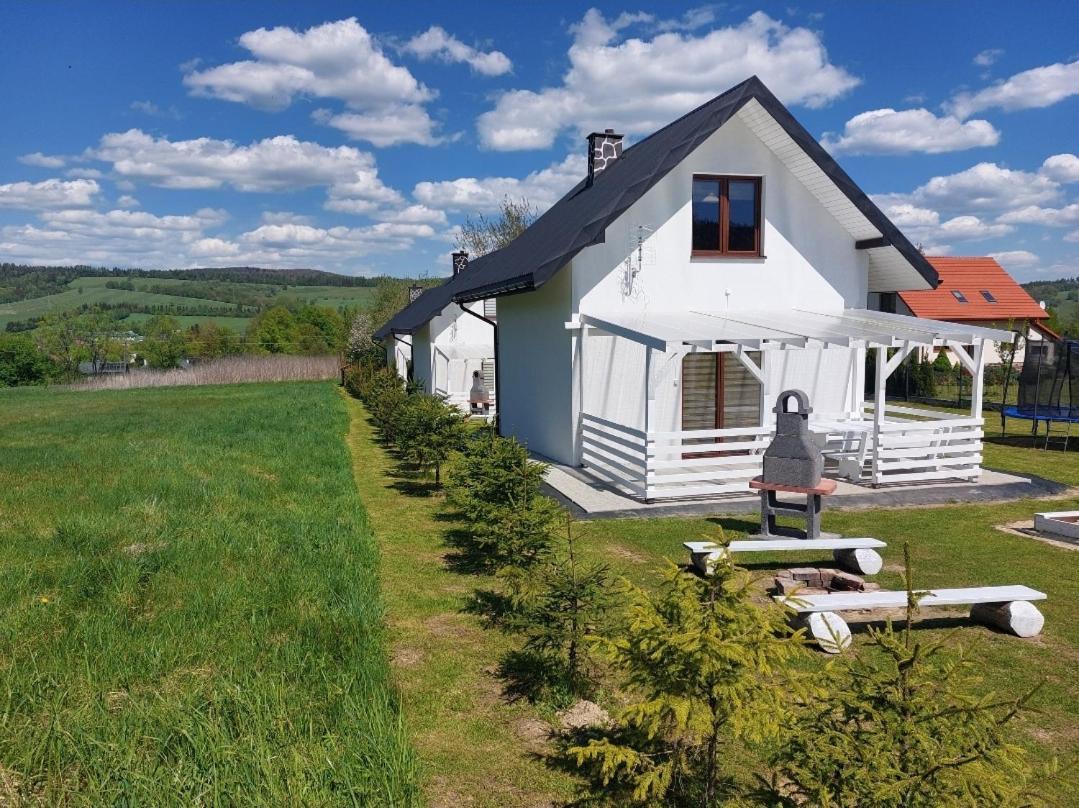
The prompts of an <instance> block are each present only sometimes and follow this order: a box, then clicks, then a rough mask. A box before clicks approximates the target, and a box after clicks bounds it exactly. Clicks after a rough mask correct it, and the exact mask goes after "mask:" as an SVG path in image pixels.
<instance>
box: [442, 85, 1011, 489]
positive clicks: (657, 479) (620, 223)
mask: <svg viewBox="0 0 1079 808" xmlns="http://www.w3.org/2000/svg"><path fill="white" fill-rule="evenodd" d="M588 143H589V151H588V157H589V161H588V165H589V169H588V176H587V177H585V178H584V179H583V180H582V181H581V182H580V183H579V184H578V185H577V186H576V187H574V188H573V189H572V190H571V191H570V192H569V193H568V194H566V196H565V197H563V198H562V199H561V200H560V201H559V202H558V203H556V204H555V205H554V206H553V207H552V208H551V209H550V210H549V211H547V213H545V214H544V215H543V216H542V217H540V218H539V219H538V220H537V221H536V222H535V223H534V224H533V225H532V226H531V227H530V228H529V229H528V230H527V231H525V232H524V233H523V234H522V235H520V236H519V237H518V238H517V239H515V240H514V241H513V242H511V243H510V244H509V245H508V246H507V247H505V248H503V249H502V250H499V251H497V252H495V253H492V254H490V255H487V256H484V258H483V259H480V261H477V262H475V264H476V265H475V266H473V267H471V268H469V270H468V271H467V272H465V273H461V274H459V275H458V276H456V277H455V278H454V279H453V281H452V282H451V283H450V284H447V286H446V287H445V289H446V293H448V294H449V295H450V297H451V299H452V300H455V301H457V302H459V303H464V304H468V303H469V302H471V301H476V300H481V299H484V298H488V297H492V296H496V297H498V298H499V310H498V314H499V317H498V326H497V335H496V346H497V358H498V371H499V413H500V414H499V429H500V431H501V432H502V434H505V435H513V436H516V437H517V438H519V439H520V440H521V441H523V442H524V443H526V444H527V446H528V447H529V449H530V450H532V451H533V452H535V453H537V454H539V455H542V456H544V457H546V458H549V459H551V460H554V461H556V462H559V463H563V464H568V465H573V466H583V467H584V468H585V469H587V470H588V471H589V472H590V473H592V474H594V475H595V476H596V477H598V478H600V479H603V480H606V481H608V482H611V483H612V484H615V485H617V486H618V487H620V488H623V489H625V490H627V491H629V492H632V493H634V494H636V495H638V496H640V497H642V498H644V499H648V500H653V499H659V498H664V497H684V496H711V495H715V494H722V493H727V492H734V491H745V490H746V485H747V482H748V480H749V479H750V478H752V477H753V476H755V475H756V474H759V473H760V467H761V452H762V451H763V449H764V447H765V446H766V444H767V442H768V440H769V433H770V431H771V428H772V424H773V422H774V415H773V414H772V413H771V412H770V410H771V408H772V407H773V406H774V402H775V400H776V397H777V395H778V394H779V392H780V391H782V390H784V389H786V388H790V387H796V388H801V389H802V390H805V391H806V392H807V393H808V395H809V397H810V400H811V402H812V405H813V407H814V414H813V418H812V423H813V429H814V431H815V432H816V433H817V435H818V436H819V440H820V441H821V443H822V445H824V446H825V447H826V449H827V451H828V453H829V455H830V456H831V458H832V460H833V462H834V463H836V464H838V465H839V470H840V471H841V472H842V473H844V474H846V475H847V476H849V477H851V478H854V479H864V480H866V481H868V482H872V483H874V484H880V483H886V482H890V481H909V480H914V479H922V480H932V479H944V478H948V477H962V478H968V479H971V478H975V477H977V475H978V474H979V473H980V464H981V438H982V430H981V424H982V421H981V370H982V363H983V346H984V344H985V341H986V340H991V339H997V340H1007V339H1009V334H1008V333H1007V332H1004V331H999V330H993V329H987V328H982V327H976V326H971V325H967V324H952V323H944V322H937V321H932V320H924V319H918V318H914V317H909V316H902V315H897V314H892V313H885V312H879V311H871V310H869V309H868V300H869V298H870V295H871V294H874V295H878V294H879V293H882V292H883V293H887V292H894V291H898V290H905V289H932V288H934V287H935V286H936V284H937V273H936V272H935V271H934V269H933V267H932V266H930V264H929V263H928V262H927V261H926V259H925V258H924V257H923V256H922V255H921V254H920V253H919V252H918V251H917V250H916V249H915V248H914V247H913V246H912V245H911V244H910V242H909V241H908V240H907V239H906V238H905V237H904V236H903V235H902V234H901V233H900V232H899V231H898V229H897V228H896V227H895V226H894V225H893V224H892V223H891V222H890V221H889V220H888V219H887V218H886V217H885V216H884V215H883V214H882V213H881V211H880V210H879V209H878V208H877V207H876V206H875V205H874V204H873V203H872V202H871V201H870V199H869V198H868V197H867V196H866V195H865V193H864V192H862V191H861V190H860V189H859V188H858V187H857V186H856V185H855V184H854V182H853V181H852V180H851V179H850V177H848V176H847V174H846V173H844V172H843V170H842V169H841V168H839V166H838V165H837V164H836V163H835V161H834V160H833V159H832V158H831V157H830V156H829V155H828V154H827V153H826V152H825V151H824V149H823V148H821V146H820V145H819V144H818V143H817V142H816V140H814V139H813V137H812V136H811V135H810V134H809V133H808V132H807V131H806V130H805V129H804V128H802V126H801V125H800V124H798V122H797V121H795V119H794V118H793V117H792V116H791V114H790V113H789V112H788V111H787V110H786V108H785V107H783V105H782V104H780V103H779V101H778V100H777V99H776V98H775V96H773V95H772V94H771V92H769V90H768V89H767V88H766V87H765V86H764V85H763V84H762V83H761V82H760V81H759V80H758V79H757V78H756V77H753V78H751V79H749V80H747V81H745V82H743V83H742V84H739V85H738V86H737V87H734V88H733V89H731V90H729V91H728V92H726V93H724V94H722V95H720V96H718V97H717V98H715V99H713V100H712V101H710V102H708V103H707V104H705V105H703V106H702V107H699V108H698V109H696V110H694V111H692V112H690V113H689V114H687V115H685V116H684V117H682V118H680V119H678V120H677V121H675V122H673V123H671V124H669V125H668V126H666V127H664V128H663V129H661V130H659V131H658V132H656V133H654V134H653V135H651V136H649V137H648V138H645V139H644V140H642V141H640V142H639V143H637V144H635V145H633V146H632V147H630V148H626V149H625V150H624V151H623V149H622V138H621V136H620V135H617V134H615V133H614V132H612V131H611V130H607V131H606V132H603V133H595V134H593V135H590V136H589V138H588ZM923 345H929V346H934V345H935V346H942V345H948V346H949V347H950V348H952V350H953V352H954V353H955V354H956V355H957V356H958V357H959V358H960V360H961V361H963V362H964V363H965V364H966V365H967V366H968V367H969V369H971V370H972V372H973V374H974V376H975V377H976V378H977V379H978V382H977V384H976V385H975V392H974V396H973V398H974V406H973V410H972V414H971V415H970V416H969V417H956V416H951V415H948V414H945V413H936V412H930V411H921V410H914V409H910V408H900V407H894V406H892V405H886V404H885V401H884V386H885V381H886V379H887V376H888V375H889V373H891V372H892V371H894V369H895V367H896V366H898V364H899V362H900V361H901V360H902V358H903V357H905V356H906V355H907V354H909V352H910V351H912V350H914V349H916V348H917V347H919V346H923ZM893 349H894V350H893ZM867 352H872V353H873V354H874V355H875V358H876V362H875V366H874V367H875V371H874V373H875V377H874V379H873V383H872V389H873V390H874V391H875V395H874V396H873V397H872V399H871V400H870V401H869V402H867V401H866V400H865V395H864V390H865V372H866V355H867Z"/></svg>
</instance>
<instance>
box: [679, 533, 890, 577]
mask: <svg viewBox="0 0 1079 808" xmlns="http://www.w3.org/2000/svg"><path fill="white" fill-rule="evenodd" d="M682 546H683V547H685V548H686V549H687V550H689V560H690V563H691V564H692V565H693V566H694V567H696V569H697V570H699V571H700V573H701V575H705V576H707V575H711V574H712V571H713V567H714V566H715V563H716V561H718V560H719V559H720V558H722V557H723V555H724V553H728V552H729V553H784V552H796V553H797V552H805V551H806V550H831V551H832V558H834V559H835V562H836V564H838V565H839V566H840V567H842V568H843V569H845V570H847V571H848V572H854V573H857V574H859V575H876V574H877V573H878V572H880V569H881V567H882V566H883V565H884V561H883V559H882V558H881V557H880V553H878V552H877V550H878V549H880V548H881V547H886V546H887V545H886V544H885V543H884V542H882V541H881V540H880V539H844V538H834V539H752V540H749V541H732V542H730V543H729V544H727V545H726V546H724V545H722V544H716V543H715V542H711V541H687V542H683V543H682Z"/></svg>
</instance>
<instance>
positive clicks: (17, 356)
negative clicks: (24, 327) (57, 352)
mask: <svg viewBox="0 0 1079 808" xmlns="http://www.w3.org/2000/svg"><path fill="white" fill-rule="evenodd" d="M55 371H56V368H54V367H53V365H52V363H51V362H50V361H49V357H48V356H46V355H45V353H44V352H43V351H40V350H38V348H37V346H36V345H34V341H33V340H32V339H30V338H29V337H26V336H7V335H0V387H16V386H18V385H22V384H41V383H43V382H45V381H48V380H49V379H50V378H52V376H53V375H54V373H55Z"/></svg>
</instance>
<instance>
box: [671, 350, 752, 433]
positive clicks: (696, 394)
mask: <svg viewBox="0 0 1079 808" xmlns="http://www.w3.org/2000/svg"><path fill="white" fill-rule="evenodd" d="M749 356H750V358H751V359H752V360H753V361H754V362H755V363H757V364H758V365H759V364H760V354H759V353H751V354H749ZM760 424H761V383H760V382H759V381H757V379H756V377H754V376H753V374H752V373H750V372H749V370H747V369H746V366H745V365H743V364H742V363H741V362H740V361H739V360H738V357H736V356H735V355H734V354H732V353H692V354H686V355H685V357H684V358H683V359H682V430H683V431H687V430H694V429H736V428H738V427H754V426H760ZM701 442H702V443H710V442H714V439H712V438H702V439H701Z"/></svg>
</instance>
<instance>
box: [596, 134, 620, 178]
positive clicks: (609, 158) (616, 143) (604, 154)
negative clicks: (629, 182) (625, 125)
mask: <svg viewBox="0 0 1079 808" xmlns="http://www.w3.org/2000/svg"><path fill="white" fill-rule="evenodd" d="M621 156H622V136H621V135H616V134H615V133H614V130H613V129H605V130H603V131H602V132H593V133H592V134H590V135H589V136H588V184H589V185H591V184H592V181H593V180H595V178H596V177H597V176H599V173H600V172H601V171H603V170H604V169H605V168H610V166H611V163H613V162H614V161H615V160H617V159H618V158H619V157H621Z"/></svg>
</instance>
